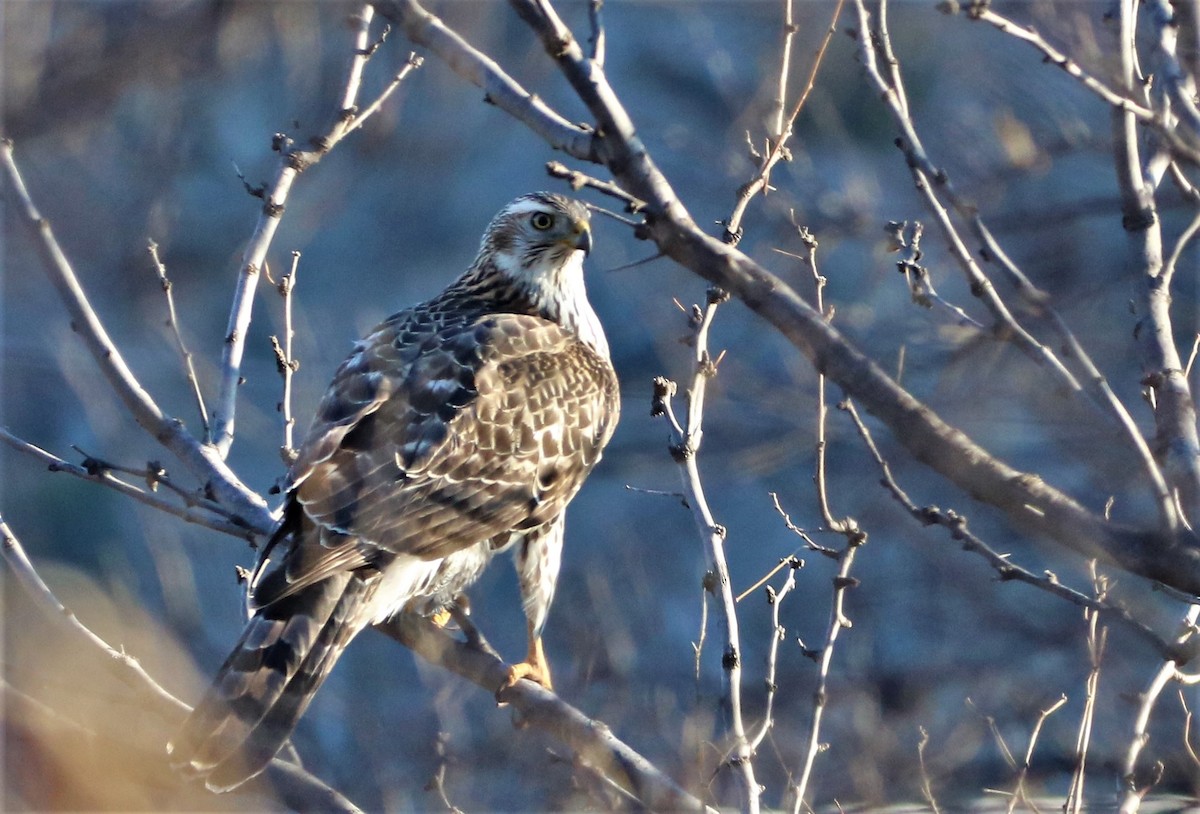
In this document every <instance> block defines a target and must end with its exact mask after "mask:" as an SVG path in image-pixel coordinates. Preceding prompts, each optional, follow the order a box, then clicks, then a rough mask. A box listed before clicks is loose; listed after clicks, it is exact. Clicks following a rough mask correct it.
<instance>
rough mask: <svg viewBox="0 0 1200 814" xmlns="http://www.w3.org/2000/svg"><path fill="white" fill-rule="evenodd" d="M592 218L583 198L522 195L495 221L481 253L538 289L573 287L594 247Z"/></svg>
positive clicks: (514, 277)
mask: <svg viewBox="0 0 1200 814" xmlns="http://www.w3.org/2000/svg"><path fill="white" fill-rule="evenodd" d="M590 219H591V216H590V214H589V213H588V210H587V208H586V207H585V206H584V205H583V204H581V203H580V202H579V201H575V200H572V199H570V198H565V197H563V196H562V195H556V194H554V193H552V192H534V193H531V194H529V195H522V196H521V197H520V198H517V199H516V200H515V201H513V202H512V203H510V204H509V205H508V206H506V207H504V208H503V209H501V210H500V212H499V213H497V215H496V217H495V218H493V219H492V222H491V223H490V224H489V225H488V228H487V231H486V232H485V233H484V235H483V243H482V245H481V246H480V257H481V258H482V257H487V258H489V259H490V260H491V262H492V263H493V264H494V266H495V267H496V269H497V270H498V271H499V272H500V273H501V274H503V275H505V276H506V277H509V278H511V279H512V280H513V281H514V282H516V283H517V284H518V285H524V286H528V287H529V288H531V289H533V290H535V291H539V292H542V291H546V290H561V289H562V288H564V287H571V285H572V283H573V282H574V279H572V278H576V277H579V276H580V275H581V274H582V270H583V258H584V256H585V255H586V254H587V253H588V252H589V251H591V248H592V231H591V227H590V225H589V222H590Z"/></svg>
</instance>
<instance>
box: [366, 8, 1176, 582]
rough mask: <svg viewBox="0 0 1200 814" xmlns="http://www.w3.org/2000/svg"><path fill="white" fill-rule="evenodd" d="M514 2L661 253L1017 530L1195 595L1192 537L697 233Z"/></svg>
mask: <svg viewBox="0 0 1200 814" xmlns="http://www.w3.org/2000/svg"><path fill="white" fill-rule="evenodd" d="M514 2H517V7H518V10H519V11H520V12H521V13H522V16H523V18H524V19H526V20H527V21H528V22H529V23H530V24H531V25H532V26H533V27H534V30H535V31H536V32H537V33H538V35H539V36H540V37H541V38H542V41H543V44H544V46H545V47H546V49H547V53H548V54H550V55H551V57H552V58H553V59H555V61H556V62H558V64H559V66H560V68H561V69H562V70H563V73H564V75H565V76H566V77H567V79H568V81H569V82H570V83H571V85H572V87H573V88H574V89H575V92H576V93H577V94H578V95H579V97H580V99H581V100H582V101H583V102H584V103H585V104H586V105H587V106H588V108H589V110H591V112H592V114H593V115H594V116H595V117H596V119H597V124H598V125H599V132H602V133H603V134H604V135H603V138H599V139H596V140H594V141H593V142H592V146H593V147H594V149H595V158H596V159H597V160H599V161H602V162H603V163H604V164H606V165H607V166H608V167H609V169H610V170H611V171H612V172H613V174H614V175H615V176H616V178H617V180H618V181H619V182H620V184H621V185H622V187H624V188H625V190H626V191H627V192H628V193H630V194H631V195H633V196H635V197H637V198H638V199H639V200H642V201H645V202H646V203H647V223H646V232H647V234H648V235H649V236H650V237H651V238H652V239H653V240H654V242H655V243H656V244H657V246H658V248H659V249H660V251H662V252H663V253H664V254H665V255H667V256H668V257H670V258H672V259H673V260H675V261H676V262H678V263H679V264H680V265H682V266H684V267H685V268H688V269H690V270H691V271H693V272H694V273H696V274H698V275H700V276H701V277H703V278H705V279H707V280H709V281H711V282H713V283H715V284H717V285H719V286H721V287H722V288H723V289H724V290H726V291H729V292H730V293H731V294H733V295H734V296H736V297H737V298H738V299H740V300H741V301H742V302H743V303H744V304H745V305H746V306H747V307H749V308H750V309H751V310H753V311H754V312H755V313H757V314H758V315H759V316H761V317H762V318H763V319H765V320H766V321H767V322H768V323H770V324H771V325H772V326H774V327H775V328H776V329H777V330H779V331H780V333H781V334H782V335H783V336H784V337H785V338H786V339H787V340H788V341H789V342H791V343H792V344H793V345H794V346H795V347H796V348H797V349H798V350H800V351H801V352H802V353H804V355H805V356H807V357H808V358H809V360H810V361H812V362H813V363H814V364H815V365H816V366H817V367H818V368H819V369H822V370H823V371H824V372H825V374H826V375H828V376H829V377H830V379H832V380H833V381H835V382H837V383H838V385H839V386H841V387H842V388H843V389H844V390H845V391H846V392H847V394H848V395H851V396H853V397H854V398H855V399H857V400H858V401H859V402H860V403H861V404H862V405H863V406H864V407H865V408H866V409H867V410H869V411H870V412H871V413H872V414H873V415H875V416H876V417H877V418H878V419H879V420H881V421H882V422H883V423H884V424H886V425H887V426H888V427H890V428H891V429H892V431H893V433H894V434H895V436H896V438H897V440H898V441H899V442H900V443H901V444H903V445H904V446H905V447H906V448H907V449H908V450H909V452H910V453H911V454H912V455H913V456H914V457H915V458H916V459H917V460H919V461H921V462H923V463H925V464H926V465H928V466H930V467H931V468H933V469H934V470H935V471H937V472H939V473H941V474H942V475H943V476H945V477H946V478H947V479H949V480H950V481H952V482H953V483H955V484H957V485H958V486H959V487H960V488H961V489H963V490H964V491H965V492H967V493H969V494H971V495H974V496H976V497H977V498H978V499H981V500H984V501H986V502H988V503H990V504H991V505H993V506H995V507H997V508H999V509H1000V510H1001V511H1002V512H1004V514H1005V515H1006V516H1007V517H1008V518H1009V519H1010V520H1011V521H1012V522H1013V523H1014V524H1016V525H1017V526H1019V527H1021V528H1023V529H1025V530H1026V531H1028V532H1031V533H1034V534H1038V535H1044V536H1046V537H1049V538H1051V539H1053V540H1055V541H1057V542H1058V543H1059V544H1061V545H1064V546H1067V547H1068V548H1072V549H1074V550H1076V551H1079V552H1081V553H1083V554H1085V555H1086V556H1088V557H1094V556H1100V557H1102V558H1103V559H1104V560H1105V561H1107V562H1113V563H1115V564H1117V565H1119V566H1120V567H1122V568H1125V569H1126V570H1129V571H1132V572H1134V573H1138V574H1141V575H1143V576H1145V577H1148V578H1150V579H1157V580H1159V581H1161V582H1163V583H1165V584H1169V585H1173V586H1175V587H1177V588H1179V589H1180V590H1184V591H1189V592H1194V593H1200V549H1197V547H1196V545H1195V541H1194V538H1193V536H1192V535H1190V534H1187V535H1185V538H1184V542H1182V543H1181V542H1179V541H1177V540H1176V539H1175V536H1174V535H1169V534H1165V533H1164V532H1162V531H1160V530H1157V529H1139V528H1133V527H1128V526H1121V525H1119V524H1115V523H1109V522H1107V521H1105V520H1104V518H1102V517H1100V516H1098V515H1096V514H1095V513H1093V512H1090V511H1088V510H1087V509H1085V508H1084V507H1083V506H1081V505H1080V504H1079V503H1078V502H1076V501H1075V500H1073V499H1072V498H1070V497H1068V496H1067V495H1065V494H1064V493H1062V492H1061V491H1059V490H1057V489H1055V488H1054V487H1052V486H1050V485H1049V484H1047V483H1046V482H1045V481H1044V480H1042V479H1041V478H1038V477H1036V476H1033V475H1031V474H1028V473H1024V472H1021V471H1019V470H1016V469H1013V468H1012V467H1010V466H1008V465H1007V464H1005V463H1003V462H1001V461H999V460H997V459H996V458H995V457H993V456H992V455H989V454H988V453H987V451H986V450H984V449H982V448H980V447H979V446H978V445H977V444H975V443H974V442H973V441H971V440H970V439H969V438H968V437H967V436H966V435H965V434H963V433H962V432H961V431H959V430H957V429H955V428H953V427H950V426H949V425H947V424H946V423H945V422H944V421H942V420H941V418H940V417H938V416H937V415H936V414H935V413H934V412H933V411H932V410H930V409H929V408H928V407H927V406H926V405H924V404H922V403H921V402H920V401H918V400H917V399H915V398H914V397H913V396H912V395H911V394H909V393H908V392H907V391H905V390H903V389H902V388H901V387H899V386H898V385H897V384H896V383H895V381H894V380H892V379H891V378H890V377H888V376H887V375H886V374H885V373H884V372H883V371H882V370H880V369H879V367H878V366H877V365H875V364H874V363H873V362H871V361H870V360H869V359H867V357H866V356H864V355H863V354H862V353H861V352H860V351H859V350H858V349H857V348H855V347H854V346H853V345H851V343H850V342H848V341H847V340H846V339H845V337H843V336H842V335H841V334H840V333H839V332H838V331H837V330H835V329H834V328H833V327H831V326H830V325H828V324H827V323H826V321H825V320H824V319H823V318H822V317H821V315H819V314H817V312H816V311H815V309H813V308H812V307H810V306H809V305H808V304H807V303H805V302H804V300H803V299H802V298H801V297H799V296H798V295H797V294H796V292H795V291H793V290H792V289H791V288H790V287H789V286H788V285H787V284H786V283H784V282H783V281H782V280H780V279H779V278H778V277H776V276H775V275H773V274H771V273H770V272H768V271H767V270H766V269H765V268H763V267H762V266H761V265H759V264H758V263H755V262H754V261H752V260H750V259H749V258H747V257H746V256H745V255H743V254H742V253H741V252H739V251H737V250H736V249H735V248H733V247H731V246H727V245H724V244H722V243H721V242H720V241H719V240H716V239H714V238H712V237H711V236H709V235H706V234H705V233H704V232H703V231H701V230H700V228H699V227H698V226H697V225H696V223H695V222H694V221H693V220H692V218H691V216H690V215H689V214H688V212H687V210H686V208H685V207H684V206H683V204H682V202H681V201H680V200H679V199H678V197H677V196H676V195H675V193H674V190H672V188H671V186H670V184H669V183H668V182H667V180H666V178H665V177H664V176H663V175H662V173H661V172H660V171H659V170H658V168H657V166H656V165H655V164H654V162H653V160H652V159H651V157H650V155H649V153H648V152H647V151H646V149H645V146H644V145H643V144H642V142H641V140H640V139H639V138H638V137H637V135H636V131H635V128H634V126H633V122H632V121H631V120H630V118H629V115H628V113H627V112H626V111H625V109H624V107H623V106H622V105H621V103H620V101H619V100H618V99H617V97H616V94H615V93H614V92H613V90H612V88H611V87H610V86H609V84H608V81H607V79H606V77H605V76H604V73H603V71H602V70H600V69H599V67H598V66H596V65H594V64H593V63H591V62H589V61H588V60H586V59H585V58H584V56H583V52H582V50H581V49H580V47H579V45H578V43H577V42H576V41H575V39H574V38H573V37H572V36H571V34H570V32H569V31H568V30H567V29H566V28H565V26H563V25H562V22H561V20H558V18H557V16H556V15H554V16H550V15H548V14H546V13H544V10H543V9H542V7H541V6H540V5H537V4H533V3H531V2H519V1H518V0H514ZM378 8H380V10H381V12H382V11H383V10H384V9H386V10H387V11H386V12H385V13H386V14H388V15H390V16H392V19H393V20H394V21H396V22H398V23H399V24H400V25H401V26H402V27H403V28H404V30H405V32H406V33H407V34H408V36H409V37H410V38H411V39H413V40H414V41H415V42H417V43H419V44H428V43H427V42H426V41H425V38H427V37H429V36H432V35H431V34H430V32H431V31H433V30H434V29H436V31H437V32H439V33H438V34H437V37H438V38H439V39H438V49H435V50H436V52H437V53H438V56H439V57H440V58H442V59H445V60H447V61H454V62H458V61H461V60H468V61H469V62H470V63H471V65H472V69H471V70H472V75H475V76H477V78H478V79H479V80H480V82H484V81H489V82H490V81H501V77H503V78H505V79H507V77H506V76H504V75H503V74H502V72H501V73H499V74H497V75H496V76H483V75H479V74H478V72H486V70H487V65H489V64H494V63H491V61H490V60H486V58H485V57H483V55H482V54H480V53H479V52H478V51H476V50H475V49H472V48H470V46H467V45H466V43H463V42H462V41H461V39H457V38H450V37H449V36H448V34H447V30H446V29H445V26H444V25H443V24H442V23H441V21H440V20H437V19H436V18H434V17H432V15H429V14H428V13H427V12H425V10H424V9H422V8H421V7H420V5H419V4H418V3H416V2H415V0H406V1H405V2H389V3H382V2H381V3H380V4H379V6H378ZM435 23H436V26H435ZM456 70H457V69H456ZM497 70H498V69H497ZM494 101H495V102H496V103H497V104H498V105H499V106H500V107H502V108H503V109H504V110H505V111H507V112H509V113H511V114H512V115H514V116H516V117H518V118H520V119H522V120H524V119H523V117H524V116H525V115H526V110H525V107H524V104H525V103H524V102H522V101H521V100H520V99H519V98H504V99H500V98H497V99H494Z"/></svg>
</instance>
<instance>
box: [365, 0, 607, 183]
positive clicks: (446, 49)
mask: <svg viewBox="0 0 1200 814" xmlns="http://www.w3.org/2000/svg"><path fill="white" fill-rule="evenodd" d="M373 5H374V6H375V8H376V10H377V11H379V13H380V14H382V15H383V16H384V17H387V18H388V19H389V20H391V21H392V22H393V23H394V24H396V25H398V26H399V27H400V28H401V29H402V30H403V31H404V34H405V36H407V37H408V38H409V39H410V40H412V41H413V42H414V43H417V44H419V45H423V46H425V47H426V48H428V49H429V50H430V51H432V52H433V53H434V54H435V55H436V56H437V57H438V59H440V60H442V61H443V62H445V63H446V64H447V65H448V66H449V67H450V69H451V70H453V71H454V72H455V73H456V74H458V75H459V76H461V77H462V78H463V79H465V80H467V81H468V82H470V83H471V84H472V85H474V86H475V87H477V88H479V89H480V90H482V91H483V93H484V97H483V98H484V101H486V102H488V103H489V104H493V105H496V106H497V107H499V108H500V109H502V110H504V111H505V112H507V113H508V114H509V115H511V116H514V117H515V118H516V119H517V120H518V121H520V122H522V123H523V124H525V126H527V127H528V128H529V129H530V130H532V131H533V132H534V133H536V134H537V135H539V136H540V137H541V138H542V139H544V140H545V141H546V143H547V144H549V145H550V146H551V147H553V148H554V149H556V150H562V151H563V152H564V153H566V154H567V155H570V156H574V157H575V158H580V159H583V160H584V161H596V160H597V158H596V153H595V147H594V141H593V140H594V138H595V134H594V133H593V132H592V131H591V129H590V128H587V127H584V126H582V125H578V124H572V123H571V122H569V121H567V120H566V119H565V118H563V117H562V116H560V115H559V114H558V113H557V112H555V111H554V110H553V109H552V108H551V107H550V106H549V105H547V104H546V103H545V102H543V101H542V100H541V99H540V98H538V97H537V96H535V95H534V94H531V93H530V92H529V91H527V90H525V88H523V87H521V85H520V83H518V82H517V81H516V80H514V79H513V78H512V77H510V76H509V75H508V74H507V73H505V72H504V71H503V70H502V69H501V68H500V66H499V65H497V64H496V63H495V62H494V61H493V60H492V59H491V58H490V57H488V56H487V55H486V54H484V53H482V52H480V51H477V50H476V49H474V48H472V47H471V46H470V45H469V44H468V43H467V41H466V40H464V39H463V38H462V37H460V36H459V35H458V34H457V33H455V32H454V31H452V30H451V29H449V28H447V27H446V25H445V23H443V22H442V21H441V20H440V19H439V18H437V17H436V16H434V15H432V14H430V13H429V12H427V11H425V9H423V8H422V7H421V6H420V5H419V4H418V3H416V2H414V1H413V0H374V2H373Z"/></svg>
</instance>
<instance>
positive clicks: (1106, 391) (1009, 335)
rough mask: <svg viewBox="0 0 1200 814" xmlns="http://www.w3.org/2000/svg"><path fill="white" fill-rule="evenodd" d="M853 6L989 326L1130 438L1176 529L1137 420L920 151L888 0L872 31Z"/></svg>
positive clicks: (864, 48)
mask: <svg viewBox="0 0 1200 814" xmlns="http://www.w3.org/2000/svg"><path fill="white" fill-rule="evenodd" d="M855 6H856V8H857V10H858V21H859V26H860V29H861V33H860V36H859V44H860V48H859V55H860V59H861V60H862V62H863V65H864V66H865V67H866V69H867V75H868V77H869V78H870V79H871V82H872V84H874V85H875V87H876V88H877V89H878V90H879V91H880V92H881V93H882V95H883V100H884V102H885V104H886V105H887V106H888V109H889V111H890V112H891V114H892V118H893V120H894V122H895V123H896V126H897V128H898V129H899V130H900V133H901V137H900V139H898V140H897V142H896V143H897V146H898V147H900V149H901V150H902V151H903V152H904V155H905V159H906V161H907V164H908V167H909V170H910V172H911V173H912V176H913V180H914V183H915V185H916V187H917V190H918V192H920V194H921V196H922V198H923V199H924V201H925V204H926V207H927V208H928V209H929V210H930V212H931V213H932V214H933V216H934V220H935V222H936V223H937V224H938V227H939V229H940V230H941V232H942V235H943V237H944V238H945V240H946V241H947V243H948V244H949V246H950V249H951V253H952V254H953V256H954V258H955V260H956V261H957V262H958V264H959V266H960V267H961V268H962V270H963V272H964V273H965V274H966V276H967V280H968V282H969V283H970V284H971V292H972V293H973V294H974V295H975V296H977V297H979V298H980V299H981V301H982V302H983V304H984V305H985V307H986V308H987V309H988V311H989V312H990V313H991V314H992V318H993V320H994V326H993V331H994V332H995V334H996V335H997V336H999V337H1003V338H1004V339H1006V340H1007V341H1009V342H1011V343H1012V344H1013V345H1015V346H1016V347H1017V349H1018V350H1020V351H1021V352H1022V353H1024V354H1025V355H1026V356H1027V357H1029V358H1030V359H1031V360H1032V361H1034V362H1035V363H1036V364H1038V365H1039V366H1041V367H1044V368H1045V369H1047V370H1049V371H1050V372H1051V373H1052V374H1053V375H1054V376H1055V378H1056V379H1057V380H1058V381H1059V383H1060V384H1061V386H1063V387H1064V388H1065V389H1066V390H1067V391H1068V392H1070V393H1075V394H1086V395H1087V396H1088V403H1089V404H1090V405H1091V406H1093V407H1094V408H1095V409H1096V410H1097V411H1098V412H1100V413H1101V414H1102V415H1104V416H1105V417H1106V418H1108V419H1110V420H1112V421H1114V422H1115V423H1116V425H1117V426H1118V427H1119V428H1121V430H1122V432H1123V437H1124V438H1125V439H1126V440H1128V442H1129V443H1130V445H1131V446H1132V448H1133V449H1134V451H1135V452H1136V453H1137V454H1138V456H1139V458H1140V459H1141V462H1142V466H1143V467H1144V469H1145V470H1146V473H1147V475H1148V476H1149V481H1150V484H1151V486H1152V488H1153V489H1154V491H1155V494H1156V495H1157V497H1158V507H1159V512H1160V516H1161V521H1162V523H1163V526H1164V529H1165V530H1166V531H1167V532H1168V533H1171V532H1174V530H1175V529H1176V528H1177V526H1178V521H1177V517H1176V513H1175V502H1174V500H1173V498H1172V496H1171V493H1170V490H1169V489H1168V488H1167V483H1166V480H1165V479H1164V477H1163V473H1162V471H1161V470H1160V469H1159V466H1158V463H1157V462H1156V460H1155V458H1154V456H1153V454H1152V453H1151V451H1150V448H1149V446H1148V445H1147V444H1146V441H1145V439H1144V438H1143V437H1142V435H1141V432H1140V431H1139V430H1138V428H1137V424H1136V423H1135V422H1134V421H1133V418H1132V417H1131V416H1130V415H1129V412H1128V411H1127V410H1126V409H1125V407H1124V405H1123V404H1122V403H1121V402H1120V400H1119V399H1118V398H1117V397H1116V394H1115V393H1113V391H1112V389H1111V388H1110V387H1109V385H1108V383H1107V381H1106V380H1105V379H1104V377H1103V375H1101V373H1100V371H1099V370H1098V369H1097V368H1096V366H1095V364H1094V363H1093V362H1092V360H1091V358H1090V357H1089V356H1088V354H1087V352H1086V351H1085V350H1084V348H1083V347H1082V345H1080V344H1079V342H1078V341H1077V340H1076V339H1075V337H1074V335H1073V334H1072V332H1071V331H1070V329H1069V328H1068V327H1067V325H1066V322H1065V321H1064V320H1063V319H1062V318H1061V317H1060V316H1059V315H1058V313H1057V312H1056V311H1055V310H1054V309H1053V308H1052V307H1051V306H1050V303H1049V296H1048V295H1047V294H1046V293H1045V292H1042V291H1040V290H1038V289H1037V287H1036V286H1034V285H1033V284H1032V283H1031V282H1030V281H1029V279H1028V278H1027V277H1026V276H1025V275H1024V274H1023V273H1022V272H1021V270H1020V269H1019V268H1017V266H1016V264H1015V263H1013V262H1012V260H1010V259H1009V257H1008V255H1007V254H1006V253H1005V252H1004V251H1003V249H1001V248H1000V246H999V244H998V243H996V241H995V239H994V238H993V237H992V235H991V233H990V231H988V229H987V227H986V226H985V225H984V223H983V220H982V218H981V217H980V216H979V212H978V210H977V208H976V207H975V206H974V205H972V204H970V203H968V202H966V201H965V200H963V199H962V198H961V197H960V196H959V195H958V193H957V192H956V191H955V189H954V187H953V185H952V184H951V182H950V179H949V177H948V176H947V175H946V173H945V172H944V171H943V170H941V169H939V168H937V167H936V166H934V164H933V162H932V160H931V159H930V158H929V156H928V155H927V154H926V152H925V148H924V147H923V146H922V144H921V139H920V136H919V135H918V134H917V130H916V125H915V124H914V123H913V121H912V118H911V117H910V116H909V113H908V102H907V99H906V93H905V90H904V84H903V80H902V78H901V76H900V69H899V61H898V60H897V59H896V55H895V54H894V53H892V51H891V44H890V43H891V40H890V39H889V37H888V35H887V29H886V18H885V17H884V15H883V10H884V9H886V4H881V6H880V9H881V13H880V21H879V28H878V30H877V31H875V30H872V29H871V26H870V15H869V14H868V13H867V10H866V5H865V3H864V2H863V0H855ZM876 38H878V41H879V43H880V45H881V49H882V51H883V54H882V55H883V57H884V59H885V61H886V63H887V65H888V66H889V68H890V73H889V77H888V78H885V77H884V76H883V74H882V73H881V71H880V69H879V67H878V61H877V59H876V53H875V52H876V47H875V42H876ZM939 193H940V194H944V195H945V196H946V197H947V198H948V199H949V201H950V203H951V205H952V206H953V208H954V209H955V212H956V213H957V214H958V215H959V217H961V218H963V219H965V220H966V221H967V222H968V223H969V224H971V227H972V230H973V231H974V233H975V237H976V239H977V240H979V242H980V244H981V246H982V247H983V251H982V252H981V253H982V255H983V256H984V257H985V258H987V259H989V260H991V261H993V262H995V263H996V264H998V266H999V268H1000V270H1001V271H1002V272H1003V273H1004V274H1005V276H1006V277H1007V279H1008V280H1009V282H1010V283H1011V284H1012V285H1013V286H1014V287H1015V288H1016V290H1017V292H1018V293H1019V294H1020V295H1021V297H1022V299H1023V302H1024V304H1025V305H1026V306H1027V307H1030V308H1033V309H1034V310H1035V312H1036V313H1039V314H1042V315H1044V316H1046V317H1047V318H1048V319H1049V320H1050V322H1051V324H1052V326H1053V327H1054V329H1055V330H1056V331H1057V332H1058V333H1059V335H1060V336H1061V338H1062V342H1063V344H1064V345H1065V346H1066V347H1067V348H1068V349H1069V350H1070V351H1071V354H1072V356H1073V357H1074V358H1076V359H1077V360H1078V362H1079V364H1080V365H1081V366H1082V367H1083V368H1084V373H1085V378H1084V384H1081V383H1080V381H1079V380H1078V379H1077V378H1076V376H1075V375H1074V374H1073V373H1071V371H1070V370H1068V369H1067V367H1066V365H1065V364H1064V363H1063V362H1062V361H1061V360H1060V359H1059V358H1058V356H1057V355H1055V354H1054V353H1053V351H1051V350H1050V349H1049V348H1048V347H1047V346H1046V345H1045V344H1043V343H1041V342H1039V341H1038V340H1037V339H1036V338H1035V337H1034V336H1033V335H1032V334H1031V333H1030V332H1029V331H1028V330H1026V329H1025V328H1024V327H1023V326H1021V325H1020V323H1019V322H1018V321H1017V319H1016V317H1015V316H1014V315H1013V314H1012V312H1011V311H1010V310H1009V308H1008V306H1007V305H1005V304H1004V301H1003V300H1002V299H1001V298H1000V295H999V294H998V292H997V291H996V290H995V287H994V286H993V285H992V282H991V280H989V279H988V277H987V275H985V274H984V273H983V269H982V268H981V267H980V266H979V264H978V263H977V262H976V260H975V258H974V255H972V253H971V252H970V250H969V249H968V248H967V246H966V243H965V242H964V240H963V238H962V237H961V235H960V234H959V233H958V230H957V228H956V226H955V225H954V223H953V220H952V218H951V216H950V212H949V211H948V210H947V209H946V207H945V206H943V204H942V202H941V200H940V199H939V197H938V196H939Z"/></svg>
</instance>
